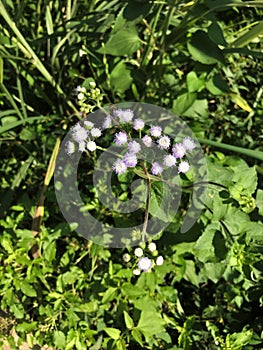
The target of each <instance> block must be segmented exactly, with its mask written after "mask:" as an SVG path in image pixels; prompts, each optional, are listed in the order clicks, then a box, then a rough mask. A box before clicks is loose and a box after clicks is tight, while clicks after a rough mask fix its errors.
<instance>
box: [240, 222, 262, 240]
mask: <svg viewBox="0 0 263 350" xmlns="http://www.w3.org/2000/svg"><path fill="white" fill-rule="evenodd" d="M242 232H244V233H246V236H247V238H248V239H249V240H250V241H260V242H262V241H263V224H262V223H261V222H246V223H244V224H243V230H242Z"/></svg>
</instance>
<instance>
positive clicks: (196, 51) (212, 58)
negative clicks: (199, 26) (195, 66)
mask: <svg viewBox="0 0 263 350" xmlns="http://www.w3.org/2000/svg"><path fill="white" fill-rule="evenodd" d="M187 47H188V50H189V52H190V54H191V55H192V57H193V59H194V60H196V61H198V62H201V63H203V64H215V63H223V64H224V63H225V58H224V55H223V53H222V51H221V50H220V49H219V48H218V46H217V45H216V44H215V43H214V42H213V41H212V40H211V39H210V38H209V36H208V35H207V33H205V32H204V31H201V30H198V31H196V32H195V33H194V34H193V35H192V37H191V41H190V42H188V44H187Z"/></svg>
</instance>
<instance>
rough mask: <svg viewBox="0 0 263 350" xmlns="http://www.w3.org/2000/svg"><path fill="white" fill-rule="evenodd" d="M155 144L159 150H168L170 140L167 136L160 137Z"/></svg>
mask: <svg viewBox="0 0 263 350" xmlns="http://www.w3.org/2000/svg"><path fill="white" fill-rule="evenodd" d="M157 143H158V146H159V147H160V148H161V149H168V148H169V147H170V143H171V140H170V137H168V136H162V137H160V138H159V140H158V141H157Z"/></svg>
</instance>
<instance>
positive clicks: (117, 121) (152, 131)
mask: <svg viewBox="0 0 263 350" xmlns="http://www.w3.org/2000/svg"><path fill="white" fill-rule="evenodd" d="M81 89H83V88H81ZM81 89H79V94H78V98H79V99H80V98H82V97H83V96H82V94H83V92H82V90H81ZM112 127H114V131H115V133H114V136H113V143H114V144H115V145H116V146H118V147H123V149H124V150H125V151H126V152H125V153H124V154H123V155H121V156H120V155H118V157H119V158H118V159H117V160H116V161H115V163H114V164H113V167H112V168H113V170H114V172H115V173H116V174H118V175H119V174H123V173H125V172H126V171H127V170H128V168H134V167H136V166H137V164H138V159H140V155H142V153H143V147H144V148H145V147H147V148H153V147H154V146H155V147H158V148H159V149H160V150H161V151H162V158H161V159H159V158H160V157H159V158H158V159H155V160H154V161H152V162H151V165H150V170H149V172H150V173H151V174H152V175H155V176H157V175H160V174H162V172H163V171H164V170H165V169H167V168H172V167H177V170H178V173H186V172H188V171H189V169H190V164H189V162H188V161H187V160H185V159H184V157H185V156H186V155H187V152H191V151H192V150H193V149H194V148H195V147H196V144H195V142H194V141H193V140H192V139H191V138H190V137H185V138H184V139H183V140H182V142H181V143H174V144H172V140H171V139H170V137H169V136H167V135H164V134H163V130H162V127H161V126H159V125H152V126H151V127H147V126H146V125H145V122H144V121H143V120H142V119H140V118H134V113H133V111H132V110H131V109H115V110H113V112H112V115H110V114H109V115H107V116H106V117H105V119H104V120H103V122H102V124H101V126H100V127H95V126H94V124H93V123H92V122H90V121H84V125H83V126H81V125H80V123H78V124H77V125H75V126H74V128H73V129H72V139H73V141H74V142H75V143H74V142H72V141H68V143H67V145H66V151H67V153H68V154H69V155H70V154H72V153H73V152H74V151H75V148H76V144H77V147H78V150H79V151H81V152H83V151H84V150H86V149H87V150H88V151H90V152H93V151H95V150H96V148H97V144H96V138H99V137H101V136H102V135H103V131H105V130H106V129H108V128H112ZM133 132H134V133H136V134H138V137H137V139H136V140H134V139H133V138H132V136H131V135H132V133H133ZM120 157H121V158H120Z"/></svg>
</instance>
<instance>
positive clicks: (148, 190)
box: [141, 162, 151, 242]
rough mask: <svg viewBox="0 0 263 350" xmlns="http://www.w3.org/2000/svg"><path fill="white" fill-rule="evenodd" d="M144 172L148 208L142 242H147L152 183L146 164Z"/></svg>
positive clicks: (143, 166)
mask: <svg viewBox="0 0 263 350" xmlns="http://www.w3.org/2000/svg"><path fill="white" fill-rule="evenodd" d="M141 165H142V168H143V171H144V174H145V176H146V177H147V178H146V183H147V195H146V207H145V214H144V223H143V229H142V240H143V242H144V241H145V238H146V235H147V225H148V220H149V205H150V191H151V181H150V177H149V174H148V171H147V169H146V167H145V164H144V162H142V163H141Z"/></svg>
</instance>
